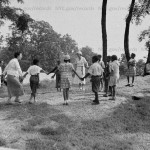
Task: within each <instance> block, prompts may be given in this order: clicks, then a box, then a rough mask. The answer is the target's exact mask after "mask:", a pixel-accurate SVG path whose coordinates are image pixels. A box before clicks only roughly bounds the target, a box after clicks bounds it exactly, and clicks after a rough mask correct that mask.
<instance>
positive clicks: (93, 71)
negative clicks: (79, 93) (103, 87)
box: [81, 56, 103, 105]
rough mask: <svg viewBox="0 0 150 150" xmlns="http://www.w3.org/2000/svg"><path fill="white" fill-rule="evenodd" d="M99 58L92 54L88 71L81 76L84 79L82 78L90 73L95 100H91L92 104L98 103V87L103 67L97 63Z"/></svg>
mask: <svg viewBox="0 0 150 150" xmlns="http://www.w3.org/2000/svg"><path fill="white" fill-rule="evenodd" d="M98 61H99V58H98V56H93V57H92V63H93V64H92V65H91V66H90V68H89V70H88V73H87V74H86V75H85V76H84V77H83V78H81V80H84V78H87V77H88V76H89V75H91V83H92V91H93V92H94V94H95V100H93V103H92V104H93V105H97V104H99V99H98V92H99V88H100V81H101V77H102V74H103V69H102V67H101V66H100V65H99V62H98Z"/></svg>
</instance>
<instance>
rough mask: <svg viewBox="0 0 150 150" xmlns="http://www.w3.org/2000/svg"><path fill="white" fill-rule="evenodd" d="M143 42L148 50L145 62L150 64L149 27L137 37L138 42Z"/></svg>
mask: <svg viewBox="0 0 150 150" xmlns="http://www.w3.org/2000/svg"><path fill="white" fill-rule="evenodd" d="M143 40H145V41H146V43H145V47H146V49H147V50H148V57H147V62H150V27H149V28H148V29H147V30H144V31H142V32H141V34H140V36H139V41H140V42H141V41H143Z"/></svg>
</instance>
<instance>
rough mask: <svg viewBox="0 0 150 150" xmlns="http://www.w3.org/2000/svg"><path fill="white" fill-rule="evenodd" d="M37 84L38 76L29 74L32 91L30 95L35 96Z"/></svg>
mask: <svg viewBox="0 0 150 150" xmlns="http://www.w3.org/2000/svg"><path fill="white" fill-rule="evenodd" d="M38 85H39V76H38V75H31V77H30V88H31V91H32V93H31V94H32V95H33V96H35V94H36V91H37V88H38Z"/></svg>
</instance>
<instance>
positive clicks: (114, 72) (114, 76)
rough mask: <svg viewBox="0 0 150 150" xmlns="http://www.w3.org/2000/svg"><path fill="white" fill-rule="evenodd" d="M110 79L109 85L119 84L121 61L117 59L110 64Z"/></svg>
mask: <svg viewBox="0 0 150 150" xmlns="http://www.w3.org/2000/svg"><path fill="white" fill-rule="evenodd" d="M110 72H111V75H110V80H109V86H115V85H117V83H118V81H119V76H120V75H119V62H118V61H117V60H115V61H113V62H112V63H111V65H110Z"/></svg>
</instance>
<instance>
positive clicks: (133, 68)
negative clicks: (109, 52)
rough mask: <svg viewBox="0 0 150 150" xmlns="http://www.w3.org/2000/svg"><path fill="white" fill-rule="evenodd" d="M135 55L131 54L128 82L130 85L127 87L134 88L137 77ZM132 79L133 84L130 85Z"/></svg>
mask: <svg viewBox="0 0 150 150" xmlns="http://www.w3.org/2000/svg"><path fill="white" fill-rule="evenodd" d="M135 56H136V55H135V54H134V53H132V54H131V59H130V60H129V62H128V71H127V80H128V84H127V85H126V86H131V87H132V86H134V78H135V76H136V60H135ZM130 77H132V84H130Z"/></svg>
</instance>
